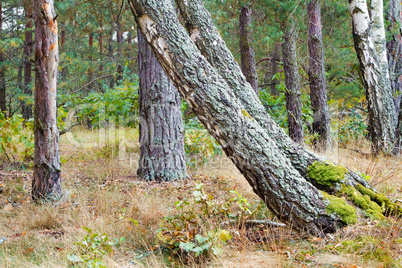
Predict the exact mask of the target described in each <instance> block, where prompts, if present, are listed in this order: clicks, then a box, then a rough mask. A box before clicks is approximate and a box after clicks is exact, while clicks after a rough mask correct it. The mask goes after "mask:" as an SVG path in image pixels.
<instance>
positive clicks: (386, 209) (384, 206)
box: [356, 184, 402, 216]
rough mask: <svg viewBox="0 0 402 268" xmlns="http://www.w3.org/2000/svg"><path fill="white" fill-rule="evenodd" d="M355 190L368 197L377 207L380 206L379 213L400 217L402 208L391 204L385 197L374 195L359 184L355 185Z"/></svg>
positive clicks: (374, 193) (378, 194)
mask: <svg viewBox="0 0 402 268" xmlns="http://www.w3.org/2000/svg"><path fill="white" fill-rule="evenodd" d="M356 189H357V190H359V192H360V193H361V194H362V195H364V196H368V197H369V198H370V200H372V201H374V202H375V203H376V204H377V205H378V206H381V207H380V208H381V211H382V212H383V213H385V215H395V216H402V207H401V206H399V205H398V204H395V203H392V202H391V200H389V198H388V197H386V196H385V195H383V194H380V193H376V192H374V191H373V190H370V189H368V188H366V187H364V186H363V185H360V184H358V185H356Z"/></svg>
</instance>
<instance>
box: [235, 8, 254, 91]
mask: <svg viewBox="0 0 402 268" xmlns="http://www.w3.org/2000/svg"><path fill="white" fill-rule="evenodd" d="M251 19H252V18H251V8H250V7H249V6H243V7H242V9H241V11H240V17H239V29H240V56H241V70H242V71H243V74H244V76H245V77H246V79H247V82H249V83H250V84H251V86H252V87H253V89H254V91H255V92H256V93H257V96H258V76H257V68H256V64H255V52H254V46H253V31H252V29H251Z"/></svg>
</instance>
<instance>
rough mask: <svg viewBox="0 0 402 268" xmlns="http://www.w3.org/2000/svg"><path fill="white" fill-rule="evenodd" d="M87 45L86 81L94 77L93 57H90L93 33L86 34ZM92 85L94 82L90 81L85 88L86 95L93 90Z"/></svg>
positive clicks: (92, 46)
mask: <svg viewBox="0 0 402 268" xmlns="http://www.w3.org/2000/svg"><path fill="white" fill-rule="evenodd" d="M88 46H89V57H88V60H89V67H88V82H91V81H92V80H93V79H94V69H93V57H92V53H93V52H94V51H93V48H94V34H93V33H90V34H89V35H88ZM93 86H94V83H91V84H90V85H89V86H88V87H87V88H86V90H85V91H86V93H87V94H86V95H88V94H89V93H91V91H92V90H93Z"/></svg>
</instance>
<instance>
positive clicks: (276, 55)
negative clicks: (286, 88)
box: [266, 42, 281, 96]
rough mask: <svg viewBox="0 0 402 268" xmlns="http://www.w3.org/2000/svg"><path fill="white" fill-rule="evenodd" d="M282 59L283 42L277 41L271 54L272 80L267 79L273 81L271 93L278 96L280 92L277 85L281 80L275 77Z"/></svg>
mask: <svg viewBox="0 0 402 268" xmlns="http://www.w3.org/2000/svg"><path fill="white" fill-rule="evenodd" d="M280 60H281V44H280V43H279V42H277V43H275V45H274V50H273V51H272V55H271V75H270V80H269V81H266V83H271V85H270V86H271V95H272V96H278V95H279V92H278V89H277V88H276V86H277V85H278V84H279V80H278V79H277V78H274V77H275V75H276V74H277V73H278V71H279V68H278V67H279V64H278V63H279V61H280Z"/></svg>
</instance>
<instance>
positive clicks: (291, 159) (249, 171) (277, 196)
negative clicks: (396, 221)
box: [129, 0, 389, 234]
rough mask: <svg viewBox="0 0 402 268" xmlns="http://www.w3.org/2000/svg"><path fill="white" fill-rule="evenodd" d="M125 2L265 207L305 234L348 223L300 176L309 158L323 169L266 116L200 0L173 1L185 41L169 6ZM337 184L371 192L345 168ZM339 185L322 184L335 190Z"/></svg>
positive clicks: (167, 70) (133, 0) (136, 0)
mask: <svg viewBox="0 0 402 268" xmlns="http://www.w3.org/2000/svg"><path fill="white" fill-rule="evenodd" d="M129 3H130V7H131V9H132V12H133V14H134V16H135V18H136V21H137V25H138V26H139V28H140V30H141V32H142V33H143V34H145V37H146V39H147V41H148V42H149V43H150V45H151V47H152V49H153V50H154V52H155V54H156V57H157V59H158V61H159V62H160V63H161V65H162V67H163V69H164V70H165V73H166V74H167V75H168V76H169V77H170V78H171V79H172V81H173V83H174V84H175V86H176V87H177V89H178V90H179V92H180V94H181V95H182V96H183V97H184V98H185V100H186V101H187V102H188V103H189V105H190V107H192V109H193V111H194V112H195V114H196V115H197V116H198V118H199V119H200V121H201V122H202V123H203V124H204V125H205V126H206V128H207V129H208V131H209V132H210V133H211V134H212V135H213V136H214V137H215V139H216V140H217V141H218V142H219V143H220V144H221V146H222V148H223V150H224V151H225V153H226V154H227V156H228V157H229V158H230V159H231V160H232V161H233V163H234V164H235V165H236V166H237V167H238V169H239V170H240V171H241V172H242V174H243V175H244V176H245V178H246V179H247V180H248V182H249V183H250V185H251V186H252V187H253V190H254V192H255V193H256V194H257V195H259V196H260V198H261V199H262V200H263V201H264V202H265V204H266V205H267V207H268V208H269V209H270V210H271V211H272V212H273V213H274V214H275V215H277V216H278V218H279V219H281V220H282V221H284V222H286V223H287V224H289V225H291V226H293V227H294V228H296V229H298V230H307V231H309V232H310V233H316V234H322V233H323V232H324V233H326V232H333V231H335V229H336V227H337V226H339V225H341V224H342V222H343V223H346V222H345V220H344V219H341V218H339V217H338V216H339V215H338V214H337V213H331V212H328V211H327V210H326V209H327V208H328V206H329V205H328V201H327V199H326V198H324V197H323V196H322V195H321V193H320V192H319V191H317V188H315V187H314V186H313V185H312V184H310V183H309V182H307V181H306V180H305V178H303V177H302V176H301V174H302V173H303V174H304V176H306V178H308V177H309V176H308V174H307V169H308V166H309V164H308V162H309V161H310V160H312V161H315V162H314V163H315V164H317V162H318V164H319V165H325V164H324V163H320V161H319V158H318V157H316V156H315V155H314V154H313V153H311V152H309V151H308V150H306V149H304V148H303V147H301V146H299V145H298V144H296V143H294V142H292V141H291V140H290V138H289V137H288V136H286V135H285V134H284V132H283V130H281V129H280V127H279V126H278V125H277V124H275V123H274V122H273V121H272V119H271V118H270V117H269V116H268V115H267V114H266V112H265V110H264V107H263V106H262V105H261V103H260V102H259V100H258V97H257V96H256V94H255V92H254V91H253V90H252V88H251V86H250V84H249V83H247V82H246V80H245V77H244V76H243V75H242V72H241V70H240V67H239V66H238V65H237V64H236V62H235V61H234V58H233V56H232V55H231V54H230V51H229V49H228V48H227V47H226V46H225V43H224V41H223V40H222V38H221V37H220V35H219V32H218V31H217V29H216V27H215V26H214V25H213V23H212V19H211V18H210V15H209V13H208V12H206V10H205V7H204V6H203V4H202V2H201V1H198V0H193V1H184V0H183V1H181V0H178V1H177V3H178V5H179V7H180V11H181V15H182V16H183V19H184V20H185V22H186V23H185V24H186V26H187V27H188V30H189V33H190V36H188V35H187V33H186V32H185V31H184V29H183V27H182V25H181V24H180V23H179V21H178V19H177V17H176V11H175V9H174V7H173V6H172V5H171V4H170V3H168V2H165V1H158V2H155V1H151V0H130V1H129ZM194 42H195V43H194ZM195 44H196V45H197V46H198V47H199V50H198V49H197V48H196V47H195ZM201 53H203V54H204V56H202V54H201ZM222 59H224V60H222ZM207 60H208V61H207ZM228 70H230V71H228ZM232 90H233V91H232ZM261 126H264V127H266V129H263V128H262V127H261ZM271 137H272V139H274V140H275V141H273V140H272V139H271ZM278 146H279V147H278ZM287 146H289V147H287ZM282 152H284V153H286V154H287V156H288V157H286V156H285V155H284V154H283V153H282ZM298 161H299V163H297V162H298ZM311 164H312V162H310V165H311ZM306 165H307V166H306ZM295 167H297V168H298V169H300V173H299V172H298V171H297V170H296V169H295ZM310 179H311V178H310ZM311 181H313V180H311ZM342 183H345V185H346V184H347V185H349V186H350V187H354V186H355V187H357V186H361V187H363V189H366V186H367V188H369V187H370V186H369V185H368V183H367V182H365V181H364V180H363V179H361V178H360V177H359V176H357V175H356V174H354V173H353V172H350V171H347V172H345V177H344V178H343V180H342ZM316 184H317V183H316ZM317 185H318V186H320V185H319V184H317ZM338 186H340V187H338ZM341 186H342V185H341V184H337V183H336V184H334V185H333V187H324V186H322V185H321V186H320V187H322V189H324V188H326V190H327V191H331V192H332V193H333V192H336V191H337V190H336V189H337V188H341ZM387 200H388V199H387ZM388 201H389V200H388ZM329 203H331V202H329Z"/></svg>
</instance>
